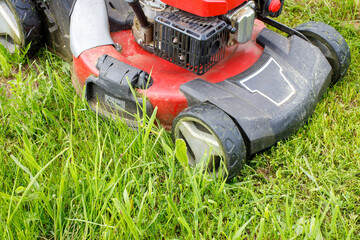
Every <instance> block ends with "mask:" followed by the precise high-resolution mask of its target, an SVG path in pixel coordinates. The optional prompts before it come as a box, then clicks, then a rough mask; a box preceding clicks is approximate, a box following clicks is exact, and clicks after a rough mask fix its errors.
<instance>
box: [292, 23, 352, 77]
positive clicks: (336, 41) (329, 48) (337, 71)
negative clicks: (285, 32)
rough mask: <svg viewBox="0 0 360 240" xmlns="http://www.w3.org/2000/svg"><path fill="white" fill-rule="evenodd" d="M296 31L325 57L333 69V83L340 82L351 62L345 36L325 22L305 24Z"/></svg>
mask: <svg viewBox="0 0 360 240" xmlns="http://www.w3.org/2000/svg"><path fill="white" fill-rule="evenodd" d="M296 30H298V31H299V32H301V33H302V34H304V35H305V36H306V37H307V38H308V39H309V40H310V41H311V43H312V44H314V45H315V46H317V47H318V48H319V49H320V51H321V52H322V53H323V54H324V55H325V57H326V59H327V60H328V61H329V63H330V65H331V67H332V69H333V73H332V78H331V82H332V83H336V82H338V81H340V80H341V79H342V78H343V77H344V75H345V73H346V71H347V70H348V68H349V65H350V61H351V56H350V49H349V46H348V44H347V43H346V41H345V39H344V38H343V36H342V35H341V34H340V33H339V32H338V31H336V30H335V28H333V27H331V26H329V25H327V24H325V23H323V22H313V21H310V22H307V23H303V24H300V25H299V26H298V27H297V28H296Z"/></svg>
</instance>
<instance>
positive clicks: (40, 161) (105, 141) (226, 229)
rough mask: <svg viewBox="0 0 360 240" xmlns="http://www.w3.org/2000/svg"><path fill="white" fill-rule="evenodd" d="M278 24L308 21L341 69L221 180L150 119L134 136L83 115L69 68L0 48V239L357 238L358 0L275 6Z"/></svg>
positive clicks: (49, 58)
mask: <svg viewBox="0 0 360 240" xmlns="http://www.w3.org/2000/svg"><path fill="white" fill-rule="evenodd" d="M280 20H281V21H282V22H284V23H286V24H288V25H290V26H293V27H294V26H296V25H298V24H300V23H302V22H305V21H308V20H318V21H323V22H325V23H328V24H330V25H331V26H333V27H335V28H336V29H337V30H338V31H339V32H340V33H341V34H342V35H343V36H344V37H345V38H346V40H347V42H348V43H349V46H350V48H351V51H352V63H351V66H350V70H349V72H348V74H347V75H346V77H345V78H344V79H343V80H342V81H341V82H339V83H337V84H336V85H334V86H333V87H332V88H331V89H329V90H328V91H327V93H326V94H325V96H324V98H323V99H322V101H321V102H320V103H319V105H318V107H317V108H316V111H315V113H314V115H313V116H312V118H311V119H310V121H309V123H308V124H307V125H305V126H304V127H303V128H301V129H300V130H299V131H298V132H297V133H296V134H295V135H293V136H292V137H290V138H289V139H288V140H286V141H282V142H280V143H278V144H277V145H276V146H274V147H272V148H271V149H269V150H267V151H265V152H263V153H261V154H258V155H256V156H255V157H254V158H252V159H251V160H250V161H249V162H248V163H247V165H246V166H245V168H244V170H243V171H242V172H241V174H240V175H239V176H238V177H237V178H236V179H235V180H234V181H233V182H232V183H225V182H223V181H221V180H220V179H216V178H213V177H212V176H210V175H209V174H205V173H203V171H201V169H191V168H188V167H187V165H186V164H184V162H183V161H182V159H183V156H184V148H183V147H182V146H181V145H178V147H177V148H176V150H175V147H174V144H173V143H172V140H171V136H170V134H168V133H166V132H165V131H164V130H163V129H161V128H160V129H159V128H156V127H154V124H152V121H151V119H145V123H148V124H145V125H143V126H140V128H139V131H134V130H131V129H129V128H128V127H127V126H126V125H125V124H124V123H123V122H121V121H108V120H105V119H103V118H101V117H98V116H97V115H96V114H94V113H92V112H91V110H89V108H88V106H87V104H86V103H85V101H84V100H82V99H81V98H79V97H78V96H77V95H76V93H75V90H74V89H73V87H72V85H71V79H70V65H69V64H68V63H65V62H63V61H62V60H60V59H59V58H57V57H56V56H54V55H52V54H51V53H49V52H47V51H46V50H43V51H42V52H40V53H39V54H38V56H37V57H36V58H35V59H28V58H27V57H26V55H22V54H20V53H17V54H15V55H12V56H11V55H9V54H7V53H6V52H5V51H4V49H3V48H1V47H0V62H1V65H0V237H1V238H2V239H35V238H36V239H80V238H82V239H128V238H131V239H160V238H165V239H169V238H180V239H183V238H190V239H193V238H196V239H200V238H204V239H211V238H213V239H358V238H360V224H359V221H360V218H359V216H360V206H359V204H360V189H359V186H360V124H359V122H360V107H359V103H360V82H359V78H360V70H359V69H360V68H359V66H360V27H359V24H360V3H359V1H357V0H345V1H339V0H337V1H326V0H319V1H287V3H286V8H285V12H284V14H283V15H282V16H281V17H280Z"/></svg>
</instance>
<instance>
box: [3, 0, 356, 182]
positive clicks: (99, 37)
mask: <svg viewBox="0 0 360 240" xmlns="http://www.w3.org/2000/svg"><path fill="white" fill-rule="evenodd" d="M283 6H284V0H182V1H178V0H77V1H74V0H62V1H51V0H49V1H30V0H23V1H20V0H0V18H1V24H0V34H1V43H2V44H3V45H5V46H7V47H8V48H9V49H10V50H13V49H14V48H15V46H18V47H24V46H26V45H27V44H28V43H30V42H32V45H31V46H32V49H35V48H36V47H38V46H39V44H41V43H42V42H46V43H47V45H48V47H49V48H51V49H52V50H53V51H54V52H56V53H57V54H58V55H60V56H62V57H63V58H64V59H67V60H68V61H71V62H72V64H73V71H72V72H73V75H72V79H73V84H74V86H75V88H76V89H77V91H78V93H81V92H82V91H85V92H84V94H85V97H86V100H87V101H88V103H89V106H90V108H91V109H92V110H94V111H96V112H97V113H100V114H102V115H104V116H106V117H110V118H114V117H116V116H121V117H122V118H123V119H125V120H126V122H127V123H128V124H129V125H132V124H133V123H134V114H136V113H139V114H140V115H141V114H142V113H146V114H147V115H149V116H150V115H152V113H153V112H154V110H155V109H156V117H157V119H158V121H159V123H160V124H161V125H162V126H163V127H164V128H166V129H167V130H171V132H172V136H173V138H174V140H175V139H183V140H184V142H185V143H186V146H187V155H188V159H189V164H190V165H192V166H195V165H198V164H200V165H202V166H203V167H205V168H206V169H208V170H209V171H213V172H218V171H219V170H220V169H221V170H225V172H226V176H227V178H228V179H231V178H233V177H235V176H236V175H237V174H238V173H239V171H240V170H241V169H242V167H243V164H244V162H245V160H246V159H248V158H250V157H251V156H252V155H254V154H255V153H257V152H260V151H262V150H264V149H266V148H268V147H270V146H272V145H274V144H275V143H276V142H278V141H280V140H283V139H286V138H288V137H289V136H290V135H291V134H293V133H294V132H295V131H297V130H298V129H299V128H300V127H301V126H302V125H303V124H305V123H306V121H307V120H308V119H309V117H310V115H311V114H312V113H313V111H314V109H315V106H316V104H317V103H318V101H319V100H320V98H321V97H322V95H323V93H324V92H325V90H326V89H327V88H328V86H329V85H330V84H331V83H336V82H337V81H339V80H340V79H342V78H343V77H344V75H345V73H346V71H347V69H348V67H349V64H350V50H349V47H348V45H347V43H346V42H345V40H344V38H343V37H342V36H341V35H340V33H338V32H337V31H336V30H335V29H334V28H332V27H330V26H329V25H326V24H325V23H322V22H307V23H304V24H301V25H300V26H298V27H297V28H295V29H292V28H290V27H287V26H285V25H283V24H281V23H279V22H277V21H275V20H274V19H273V18H275V17H277V16H279V15H280V14H281V13H282V10H283ZM265 24H268V25H270V26H272V27H273V28H276V29H278V30H280V32H282V33H285V34H280V33H277V32H275V31H272V30H269V29H268V28H266V27H265ZM284 35H285V36H284ZM32 49H30V50H31V51H32ZM140 108H143V109H142V110H139V109H140Z"/></svg>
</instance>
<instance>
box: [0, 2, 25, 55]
mask: <svg viewBox="0 0 360 240" xmlns="http://www.w3.org/2000/svg"><path fill="white" fill-rule="evenodd" d="M20 39H21V38H20V29H19V27H18V24H17V22H16V18H15V16H14V14H13V13H12V11H11V9H10V8H9V6H8V5H7V4H6V2H5V1H4V0H0V43H1V44H3V45H4V46H5V47H6V48H7V49H9V51H10V52H14V51H15V45H21V40H20Z"/></svg>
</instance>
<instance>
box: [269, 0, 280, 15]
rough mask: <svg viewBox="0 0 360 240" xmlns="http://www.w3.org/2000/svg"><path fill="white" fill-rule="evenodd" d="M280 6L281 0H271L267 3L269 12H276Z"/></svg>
mask: <svg viewBox="0 0 360 240" xmlns="http://www.w3.org/2000/svg"><path fill="white" fill-rule="evenodd" d="M280 8H281V1H280V0H272V1H271V2H270V5H269V11H270V12H273V13H275V12H277V11H279V10H280Z"/></svg>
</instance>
